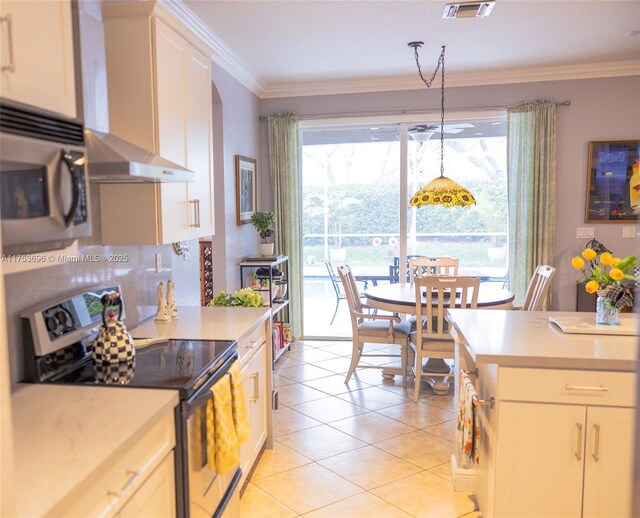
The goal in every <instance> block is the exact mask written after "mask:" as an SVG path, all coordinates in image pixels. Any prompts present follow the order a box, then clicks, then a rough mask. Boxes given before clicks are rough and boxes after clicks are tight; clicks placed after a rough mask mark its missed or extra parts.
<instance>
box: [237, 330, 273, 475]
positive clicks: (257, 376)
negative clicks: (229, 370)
mask: <svg viewBox="0 0 640 518" xmlns="http://www.w3.org/2000/svg"><path fill="white" fill-rule="evenodd" d="M243 362H244V365H243V367H242V370H241V372H242V382H243V384H244V392H245V398H246V400H247V412H248V415H249V423H250V425H251V435H250V436H249V439H248V440H247V441H246V442H245V443H244V444H243V445H242V447H241V449H240V468H241V469H242V482H244V480H245V479H246V477H247V476H248V474H249V472H250V471H251V468H252V467H253V464H254V462H255V461H256V458H257V457H258V454H259V453H260V451H261V450H262V447H263V446H264V443H265V441H266V439H267V412H268V408H269V405H270V404H271V398H270V397H267V396H268V394H267V375H269V373H270V372H271V369H270V365H267V355H266V342H265V340H264V335H263V337H262V340H260V341H259V342H254V350H253V351H252V353H250V354H249V355H246V356H245V357H244V360H243Z"/></svg>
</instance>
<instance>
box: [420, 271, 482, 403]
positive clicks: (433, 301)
mask: <svg viewBox="0 0 640 518" xmlns="http://www.w3.org/2000/svg"><path fill="white" fill-rule="evenodd" d="M414 287H415V296H416V318H417V321H418V322H422V323H423V324H422V326H418V328H417V329H416V330H415V331H413V332H412V333H411V334H410V335H409V347H411V348H412V349H413V350H414V351H415V362H414V365H413V366H411V367H410V368H409V372H410V373H411V372H413V374H414V376H415V387H414V392H413V401H414V402H417V401H418V396H419V394H420V379H421V378H422V376H425V375H428V376H429V377H430V378H432V377H442V376H444V378H445V380H444V389H440V390H434V392H435V393H442V394H446V393H447V392H448V391H449V386H448V385H449V378H450V377H451V372H444V373H442V372H435V371H434V372H429V362H427V364H426V367H427V370H426V371H423V367H422V359H423V358H424V357H427V358H429V359H432V358H440V359H443V360H445V359H447V360H448V359H451V360H452V359H454V351H455V347H454V341H453V338H452V337H451V334H450V332H449V326H448V323H447V322H446V321H445V313H446V310H447V309H448V308H463V309H467V308H470V309H475V308H477V307H478V290H479V289H480V279H479V278H478V277H454V276H450V277H448V276H428V277H416V278H415V279H414ZM423 300H425V301H426V303H425V305H424V306H423V305H422V304H423V303H422V301H423ZM434 384H435V382H434ZM439 387H440V385H439Z"/></svg>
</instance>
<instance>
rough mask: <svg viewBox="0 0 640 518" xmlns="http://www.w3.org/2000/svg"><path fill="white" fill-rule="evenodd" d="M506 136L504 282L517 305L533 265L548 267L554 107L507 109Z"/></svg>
mask: <svg viewBox="0 0 640 518" xmlns="http://www.w3.org/2000/svg"><path fill="white" fill-rule="evenodd" d="M507 135H508V136H507V141H508V144H507V146H508V147H507V168H508V169H507V170H508V184H509V282H510V287H511V291H513V292H514V294H515V296H516V299H515V302H514V304H515V305H520V304H522V301H523V299H524V295H525V293H526V290H527V286H528V285H529V280H530V278H531V276H532V275H533V272H534V271H535V268H536V266H538V265H540V264H548V265H552V266H553V247H554V240H555V210H556V104H555V103H554V102H551V101H533V102H527V103H523V104H520V105H518V106H511V107H509V108H508V109H507ZM547 304H548V303H547V302H546V301H545V305H544V306H543V309H546V308H547Z"/></svg>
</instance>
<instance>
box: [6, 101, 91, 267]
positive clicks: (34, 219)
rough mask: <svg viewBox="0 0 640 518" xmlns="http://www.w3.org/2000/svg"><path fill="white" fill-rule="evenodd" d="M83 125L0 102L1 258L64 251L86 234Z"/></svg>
mask: <svg viewBox="0 0 640 518" xmlns="http://www.w3.org/2000/svg"><path fill="white" fill-rule="evenodd" d="M87 176H88V175H87V171H86V153H85V145H84V132H83V127H82V124H80V123H78V122H77V121H74V120H69V119H63V118H58V117H55V116H52V115H48V114H44V113H40V112H37V111H34V110H31V109H28V108H22V107H17V106H14V105H12V104H7V103H6V102H3V103H2V104H0V209H1V213H0V216H1V220H2V252H3V254H5V255H6V254H18V253H33V252H42V251H45V250H54V249H59V248H64V247H65V246H68V245H70V244H71V243H72V242H73V241H74V240H75V239H77V238H78V237H84V236H89V235H91V222H90V216H89V196H88V178H87Z"/></svg>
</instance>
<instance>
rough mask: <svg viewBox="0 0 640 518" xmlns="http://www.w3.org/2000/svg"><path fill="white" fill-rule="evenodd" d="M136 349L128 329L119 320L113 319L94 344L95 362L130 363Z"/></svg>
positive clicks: (101, 331)
mask: <svg viewBox="0 0 640 518" xmlns="http://www.w3.org/2000/svg"><path fill="white" fill-rule="evenodd" d="M135 354H136V349H135V347H134V345H133V339H132V338H131V335H130V334H129V332H128V331H127V328H126V327H125V326H124V324H123V323H122V322H120V321H119V320H115V319H111V320H109V321H108V322H107V325H106V326H104V325H103V326H102V327H101V328H100V332H99V333H98V336H97V337H96V339H95V341H94V342H93V361H94V362H95V363H97V364H101V363H102V364H104V363H130V362H132V361H133V358H134V357H135Z"/></svg>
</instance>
